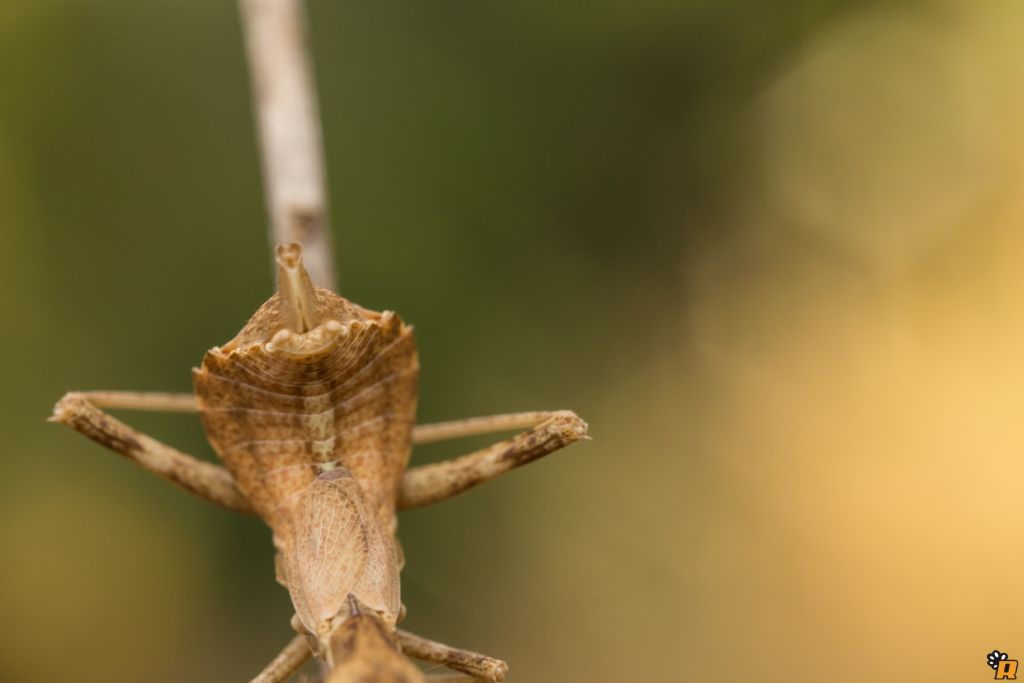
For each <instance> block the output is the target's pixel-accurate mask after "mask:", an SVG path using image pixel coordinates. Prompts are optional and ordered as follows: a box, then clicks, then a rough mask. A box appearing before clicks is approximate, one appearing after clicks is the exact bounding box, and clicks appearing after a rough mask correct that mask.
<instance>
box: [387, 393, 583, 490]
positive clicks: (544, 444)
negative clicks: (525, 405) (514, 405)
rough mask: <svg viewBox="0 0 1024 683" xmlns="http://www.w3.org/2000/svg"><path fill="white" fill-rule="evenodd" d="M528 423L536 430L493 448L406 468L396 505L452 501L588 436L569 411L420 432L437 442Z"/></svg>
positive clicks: (435, 427)
mask: <svg viewBox="0 0 1024 683" xmlns="http://www.w3.org/2000/svg"><path fill="white" fill-rule="evenodd" d="M527 416H528V417H527ZM530 424H532V425H533V428H532V429H530V430H528V431H525V432H523V433H521V434H517V435H516V436H513V437H512V438H510V439H506V440H504V441H500V442H498V443H496V444H494V445H493V446H488V447H487V448H483V449H481V450H479V451H474V452H473V453H470V454H468V455H464V456H462V457H460V458H454V459H452V460H445V461H443V462H439V463H436V464H433V465H423V466H421V467H414V468H412V469H410V470H407V471H406V473H405V475H404V476H403V478H402V486H401V490H400V491H399V496H398V507H399V508H413V507H419V506H422V505H428V504H430V503H436V502H438V501H441V500H445V499H446V498H451V497H452V496H454V495H456V494H458V493H462V492H463V491H465V490H466V489H469V488H472V487H474V486H476V485H477V484H482V483H483V482H485V481H488V480H490V479H494V478H495V477H497V476H499V475H502V474H504V473H505V472H508V471H509V470H511V469H514V468H516V467H519V466H520V465H525V464H527V463H530V462H533V461H534V460H536V459H538V458H542V457H544V456H545V455H547V454H549V453H552V452H554V451H556V450H558V449H559V448H563V447H565V446H568V445H569V444H571V443H573V442H575V441H579V440H580V439H584V438H587V423H586V422H584V421H583V420H581V419H580V418H579V416H577V415H576V413H573V412H572V411H569V410H559V411H553V412H542V413H519V414H514V415H498V416H495V417H493V418H486V417H485V418H475V419H472V420H462V421H460V422H448V423H441V424H439V425H424V427H423V428H417V429H427V430H428V431H421V432H420V438H421V439H423V440H425V441H436V440H440V439H446V438H454V437H455V436H467V435H469V434H481V433H485V432H488V431H498V430H503V429H510V428H515V427H518V426H529V425H530ZM430 429H432V430H433V431H429V430H430ZM422 442H423V441H421V443H422Z"/></svg>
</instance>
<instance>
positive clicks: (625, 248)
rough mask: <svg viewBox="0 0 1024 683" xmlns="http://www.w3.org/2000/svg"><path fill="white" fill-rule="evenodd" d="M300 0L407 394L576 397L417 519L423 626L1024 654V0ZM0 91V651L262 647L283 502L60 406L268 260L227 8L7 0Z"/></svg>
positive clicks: (174, 376)
mask: <svg viewBox="0 0 1024 683" xmlns="http://www.w3.org/2000/svg"><path fill="white" fill-rule="evenodd" d="M309 9H310V15H311V24H312V34H313V46H314V51H315V60H316V70H317V77H318V87H319V90H320V94H321V98H322V114H323V122H324V127H325V137H326V151H327V166H328V174H329V183H330V194H331V201H332V216H333V222H334V226H335V246H336V252H337V258H338V264H339V271H340V279H341V293H342V294H344V295H345V296H347V297H349V298H351V299H352V300H354V301H357V302H359V303H360V304H363V305H365V306H368V307H371V308H378V309H381V308H388V309H393V310H395V311H398V312H399V313H400V314H401V315H402V316H403V317H404V318H405V319H406V320H408V321H410V322H412V323H414V324H415V325H416V330H417V335H418V339H419V344H420V352H421V362H422V365H423V372H422V380H421V391H422V393H421V400H420V416H421V420H423V421H433V420H443V419H450V418H456V417H462V416H469V415H483V414H488V413H495V412H507V411H518V410H530V409H538V408H572V409H574V410H576V411H578V412H579V413H580V414H581V415H582V416H583V417H584V418H586V419H587V420H588V421H589V422H590V424H591V430H592V435H593V437H594V441H593V442H591V443H586V444H581V445H576V446H573V447H571V448H570V449H568V450H567V451H564V452H561V453H558V454H556V455H554V456H551V457H550V458H548V459H546V460H543V461H540V462H538V463H536V464H534V465H531V466H529V467H527V468H525V469H523V470H521V471H517V472H515V473H513V474H510V475H508V476H507V477H504V478H502V479H501V480H498V481H495V482H493V483H490V484H487V485H486V486H484V487H482V488H479V489H476V490H474V491H472V492H470V493H467V494H465V495H464V496H462V497H459V498H457V499H454V500H451V501H449V502H446V503H443V504H440V505H438V506H436V507H434V508H429V509H424V510H419V511H412V512H409V513H404V514H403V515H402V517H401V538H402V541H403V544H404V546H405V551H406V556H407V560H408V563H407V567H406V570H405V573H404V576H403V594H404V600H405V602H406V604H407V605H408V608H409V619H408V621H407V622H406V625H407V626H408V628H409V629H410V630H414V631H416V632H419V633H422V634H423V635H426V636H429V637H432V638H436V639H438V640H442V641H445V642H449V643H452V644H456V645H460V646H464V647H468V648H472V649H476V650H480V651H483V652H487V653H489V654H493V655H495V656H498V657H503V658H506V659H507V660H508V661H509V662H510V663H511V666H512V674H511V677H510V680H512V681H523V682H525V681H536V682H538V683H540V682H543V681H608V682H613V681H614V682H618V681H641V680H643V681H676V680H679V681H690V680H693V681H698V680H707V679H709V678H712V677H714V679H715V680H725V681H746V680H759V681H818V682H820V681H823V680H829V681H851V682H853V681H858V682H859V681H864V680H960V681H971V680H979V681H980V680H984V679H987V678H989V677H990V676H991V671H990V670H989V669H987V668H985V660H984V657H985V654H986V653H987V652H988V651H990V650H992V649H1000V650H1003V651H1006V652H1009V654H1010V655H1011V657H1014V656H1019V657H1020V658H1024V619H1022V618H1021V614H1024V591H1022V590H1021V588H1020V577H1021V576H1022V575H1024V550H1022V545H1021V537H1022V532H1024V498H1022V496H1021V494H1020V491H1021V482H1022V481H1024V459H1022V458H1021V454H1022V450H1024V421H1022V420H1021V419H1020V415H1021V411H1022V409H1024V351H1022V349H1024V306H1022V305H1021V292H1022V291H1024V271H1022V269H1021V267H1020V264H1021V262H1022V257H1024V234H1022V232H1021V230H1020V226H1021V224H1022V221H1024V193H1022V192H1021V188H1022V187H1024V165H1022V164H1024V162H1022V159H1024V155H1022V154H1021V150H1022V148H1024V141H1022V139H1021V131H1022V130H1024V128H1022V126H1021V122H1022V121H1024V91H1022V90H1021V88H1020V87H1019V86H1020V84H1021V82H1022V76H1024V66H1022V65H1024V41H1022V40H1021V36H1022V33H1021V28H1020V27H1021V26H1022V25H1024V24H1022V22H1024V9H1022V6H1021V4H1020V3H1017V2H985V1H981V2H978V1H973V2H967V1H966V0H965V1H963V2H955V1H952V0H951V1H948V2H923V1H922V2H906V3H903V2H900V3H868V2H848V1H845V0H834V1H821V0H802V1H799V2H790V3H776V2H766V1H761V0H758V1H756V2H749V1H744V2H741V1H739V0H727V1H726V2H721V1H718V2H713V1H712V0H686V1H683V2H664V1H659V0H639V1H636V2H629V3H609V2H598V3H589V4H587V5H586V6H582V5H578V4H577V3H570V2H550V1H548V2H535V1H533V0H526V1H524V2H516V3H505V4H496V3H483V4H481V3H479V2H469V1H467V0H455V1H452V2H447V3H423V2H399V1H394V0H384V1H375V2H372V3H369V2H368V3H354V2H348V1H347V0H346V1H336V0H331V1H325V0H312V1H311V2H310V7H309ZM0 88H2V90H0V93H2V94H0V98H2V102H3V106H2V107H0V230H2V234H3V237H4V244H5V258H4V262H3V267H2V269H0V278H2V282H0V284H2V287H3V292H4V296H3V297H2V298H0V319H2V320H3V321H4V323H3V334H2V335H0V351H2V352H3V353H2V356H0V357H2V358H3V359H4V368H3V370H4V383H3V384H4V388H5V391H4V398H3V400H2V405H3V412H2V418H0V420H2V425H3V435H2V436H3V453H4V455H3V457H2V458H0V548H3V561H2V562H0V615H2V617H3V621H4V624H5V627H4V629H3V638H2V639H0V680H3V681H17V682H25V683H33V682H36V681H40V682H41V681H56V680H76V681H85V682H87V683H88V682H91V681H97V682H100V681H103V682H106V681H161V682H162V681H168V682H172V681H235V680H247V677H248V676H251V675H253V674H254V673H255V672H256V671H258V670H259V668H260V667H261V666H262V665H263V664H264V663H265V662H266V661H268V660H269V658H270V657H271V656H272V655H273V654H274V652H275V651H276V650H277V648H279V647H280V646H281V645H283V644H284V643H285V642H286V641H287V639H288V638H289V637H290V628H289V626H288V617H289V615H290V614H291V610H290V605H289V602H288V598H287V594H286V593H285V591H284V590H283V589H282V588H280V587H279V586H277V585H276V584H275V583H274V579H273V559H272V548H271V544H270V538H269V533H268V531H267V529H265V528H264V527H263V526H262V525H261V524H260V523H259V522H257V521H255V520H252V519H247V518H243V517H241V516H237V515H233V514H230V513H227V512H224V511H222V510H218V509H214V508H213V507H211V506H208V505H206V504H204V503H202V502H201V501H199V500H198V499H195V498H192V497H189V496H187V495H185V494H182V493H181V492H179V491H178V490H176V489H174V488H173V487H171V486H170V485H168V484H166V483H164V482H162V481H159V480H158V479H156V478H155V477H153V476H151V475H148V474H145V473H144V472H142V471H140V470H139V469H138V468H137V467H135V466H132V465H130V464H128V463H127V462H125V461H124V460H123V459H121V458H119V457H117V456H113V455H110V454H109V453H106V452H104V451H103V450H102V449H101V448H100V447H99V446H96V445H94V444H92V443H91V442H88V441H86V440H85V439H83V438H81V437H80V436H78V435H76V434H74V433H72V432H71V431H69V430H67V429H63V428H60V427H57V426H53V425H47V424H46V423H45V422H44V419H45V417H46V416H47V415H48V414H49V411H50V409H51V406H52V404H53V403H54V402H55V401H56V400H57V399H58V398H59V397H60V395H61V394H62V393H63V392H64V391H66V390H68V389H139V390H146V389H158V390H171V391H188V390H189V389H190V373H189V370H190V368H192V367H193V366H195V365H197V364H198V363H199V361H200V359H201V357H202V354H203V352H204V351H205V350H206V349H207V348H209V347H210V346H212V345H215V344H219V343H223V342H225V341H226V340H228V339H230V338H231V337H232V336H233V335H234V334H235V332H236V331H237V330H238V329H239V327H240V326H241V325H242V324H243V323H244V322H245V320H246V319H247V318H248V316H249V315H250V314H251V313H252V311H253V310H255V308H256V307H257V306H258V305H259V304H260V303H261V302H262V301H263V300H264V299H265V298H266V297H267V296H268V295H269V294H270V292H271V290H272V286H273V283H272V278H271V268H270V256H269V253H270V252H269V249H268V245H267V242H266V232H265V228H264V225H265V220H264V215H263V200H262V196H261V189H260V173H259V163H258V159H257V156H256V143H255V135H254V131H253V124H252V115H251V112H250V108H249V99H248V97H249V93H248V79H247V74H246V70H245V64H244V61H243V49H242V44H241V35H240V29H239V26H238V20H237V15H236V9H235V6H234V4H233V3H232V2H229V1H227V0H224V1H220V2H211V1H209V0H202V1H200V0H181V1H179V2H174V3H167V2H156V1H154V0H100V1H97V2H90V3H82V2H73V1H72V0H40V1H37V2H17V3H16V2H7V3H2V4H0ZM126 418H127V419H128V421H129V422H130V423H131V424H133V425H136V426H138V427H140V428H142V429H144V430H146V431H149V432H150V433H152V434H154V435H155V436H157V437H159V438H162V439H165V440H167V441H168V442H170V443H171V444H173V445H176V446H178V447H179V448H181V449H183V450H186V451H189V452H192V453H195V454H197V455H199V456H200V457H203V458H211V457H212V456H211V454H210V450H209V447H208V446H207V445H206V444H205V442H204V439H203V435H202V432H201V429H200V427H199V425H198V421H197V420H196V419H195V418H194V417H193V416H154V415H146V414H130V415H126ZM484 441H485V440H472V439H471V440H467V441H465V442H457V443H450V444H444V445H435V446H431V447H429V448H425V449H423V450H422V451H417V452H416V453H414V456H413V459H414V462H429V461H432V460H436V459H440V458H443V457H447V456H451V455H456V454H461V453H462V452H465V451H467V450H469V449H471V448H473V447H474V446H476V445H478V444H480V443H483V442H484Z"/></svg>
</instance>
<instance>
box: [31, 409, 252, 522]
mask: <svg viewBox="0 0 1024 683" xmlns="http://www.w3.org/2000/svg"><path fill="white" fill-rule="evenodd" d="M189 398H190V399H191V404H190V402H189ZM189 398H186V397H185V395H182V394H158V393H153V394H145V393H136V392H113V391H97V392H71V393H68V394H66V395H65V396H64V398H62V399H61V400H60V401H58V402H57V405H56V406H54V409H53V416H52V417H50V422H59V423H60V424H64V425H67V426H68V427H71V428H72V429H74V430H75V431H78V432H80V433H82V434H84V435H85V436H87V437H89V438H90V439H92V440H93V441H95V442H96V443H98V444H100V445H102V446H106V447H107V448H109V449H111V450H112V451H114V452H116V453H120V454H121V455H123V456H125V457H126V458H128V459H129V460H132V461H134V462H136V463H138V464H139V465H141V466H142V467H143V469H146V470H149V471H150V472H152V473H153V474H155V475H157V476H159V477H161V478H163V479H166V480H168V481H170V482H172V483H174V484H177V485H178V486H180V487H181V488H183V489H185V490H186V491H189V492H190V493H194V494H196V495H197V496H199V497H200V498H204V499H206V500H208V501H210V502H211V503H216V504H217V505H220V506H222V507H225V508H228V509H229V510H235V511H237V512H245V513H249V514H251V513H252V505H251V504H250V503H249V500H248V499H247V498H246V497H245V496H244V495H243V494H242V492H241V491H239V490H238V488H237V487H236V486H235V481H234V479H233V478H232V477H231V474H230V473H228V471H227V470H226V469H224V468H223V467H219V466H217V465H214V464H212V463H208V462H203V461H202V460H197V459H196V458H194V457H192V456H191V455H188V454H186V453H182V452H181V451H179V450H176V449H174V448H171V447H170V446H168V445H166V444H164V443H161V442H160V441H157V440H156V439H154V438H153V437H151V436H147V435H146V434H143V433H142V432H140V431H138V430H136V429H132V428H131V427H129V426H128V425H126V424H125V423H123V422H121V421H120V420H118V419H117V418H115V417H113V416H112V415H110V414H109V413H106V412H104V411H103V410H100V406H109V407H112V408H128V409H136V410H165V411H167V410H169V411H179V412H189V411H194V410H195V407H194V406H195V399H194V398H192V397H189Z"/></svg>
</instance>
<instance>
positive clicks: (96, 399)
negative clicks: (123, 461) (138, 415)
mask: <svg viewBox="0 0 1024 683" xmlns="http://www.w3.org/2000/svg"><path fill="white" fill-rule="evenodd" d="M74 394H75V395H76V396H79V397H81V398H84V399H85V400H87V401H88V402H89V403H91V404H93V405H94V406H96V407H97V408H119V409H122V410H152V411H154V412H163V413H195V412H198V410H199V406H198V405H197V404H196V397H195V394H168V393H164V392H161V391H76V392H74Z"/></svg>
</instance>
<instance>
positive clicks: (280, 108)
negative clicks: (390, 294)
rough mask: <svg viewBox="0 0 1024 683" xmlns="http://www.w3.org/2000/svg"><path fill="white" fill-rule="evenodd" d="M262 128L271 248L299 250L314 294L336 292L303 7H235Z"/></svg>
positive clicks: (260, 2)
mask: <svg viewBox="0 0 1024 683" xmlns="http://www.w3.org/2000/svg"><path fill="white" fill-rule="evenodd" d="M239 6H240V8H241V14H242V24H243V27H244V30H245V38H246V48H247V53H248V61H249V71H250V74H251V78H252V92H253V107H254V108H255V110H256V119H257V122H258V125H259V138H260V149H261V152H262V159H263V182H264V185H265V192H266V195H267V211H268V213H269V214H270V242H271V244H272V245H275V244H281V243H291V242H298V243H299V244H301V245H302V247H303V253H304V256H305V261H306V268H307V269H308V270H309V274H310V277H311V278H312V280H313V283H314V284H316V285H317V286H318V287H325V288H327V289H330V290H333V291H337V286H336V285H337V283H336V281H335V271H334V259H333V252H332V251H331V238H330V226H329V220H328V211H327V192H326V189H325V183H324V162H323V149H322V142H321V132H320V114H319V109H318V106H317V98H316V89H315V85H314V80H313V69H312V65H311V63H310V59H309V50H308V48H307V46H306V12H305V7H304V5H303V3H302V0H239Z"/></svg>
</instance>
